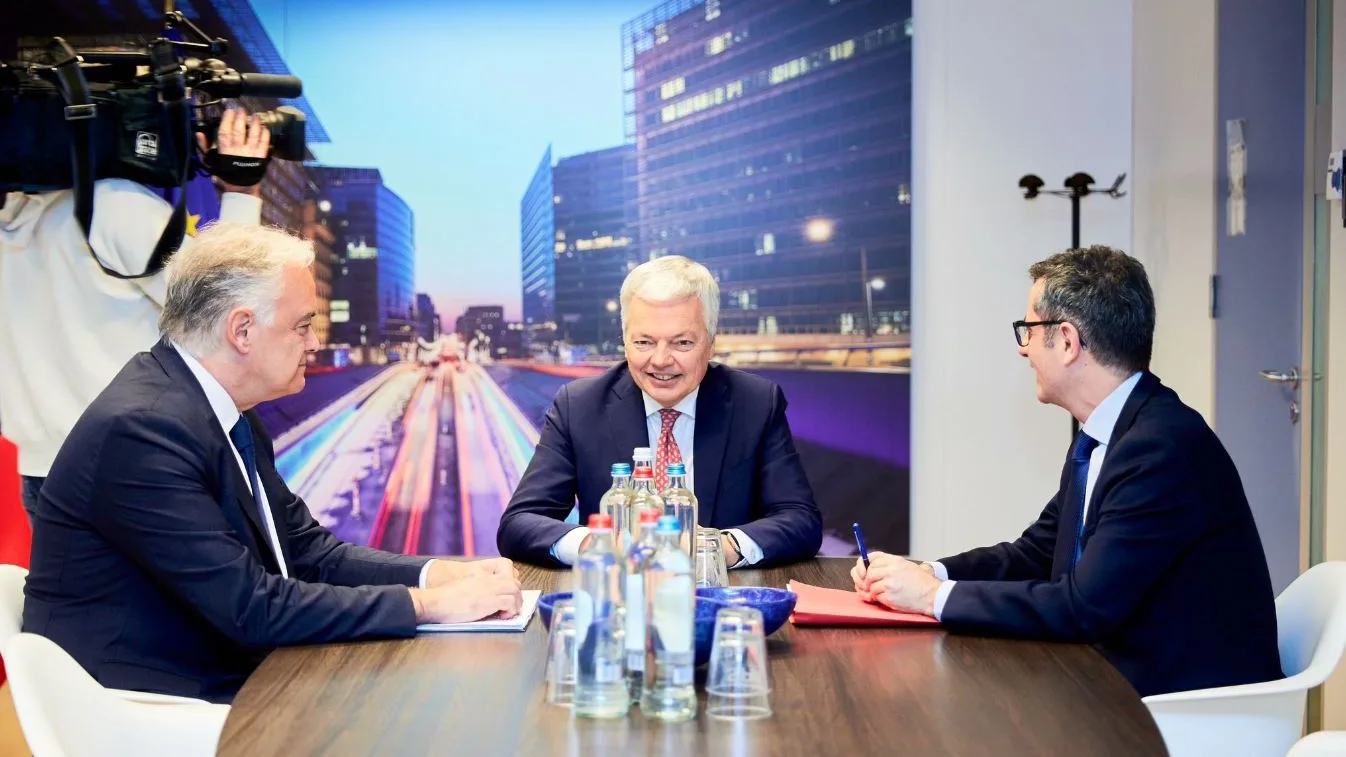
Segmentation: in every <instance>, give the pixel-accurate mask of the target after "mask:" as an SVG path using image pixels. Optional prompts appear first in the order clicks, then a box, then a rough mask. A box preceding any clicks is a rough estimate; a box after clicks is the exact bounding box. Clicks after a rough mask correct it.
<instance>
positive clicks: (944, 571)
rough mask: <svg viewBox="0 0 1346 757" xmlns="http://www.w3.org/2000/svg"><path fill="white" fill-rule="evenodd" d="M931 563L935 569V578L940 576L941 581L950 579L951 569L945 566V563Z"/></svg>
mask: <svg viewBox="0 0 1346 757" xmlns="http://www.w3.org/2000/svg"><path fill="white" fill-rule="evenodd" d="M929 565H930V567H931V568H933V569H934V570H935V578H938V579H939V580H941V581H947V580H949V569H948V568H946V567H944V563H942V562H932V563H929Z"/></svg>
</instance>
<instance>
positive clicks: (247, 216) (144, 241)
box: [89, 179, 262, 308]
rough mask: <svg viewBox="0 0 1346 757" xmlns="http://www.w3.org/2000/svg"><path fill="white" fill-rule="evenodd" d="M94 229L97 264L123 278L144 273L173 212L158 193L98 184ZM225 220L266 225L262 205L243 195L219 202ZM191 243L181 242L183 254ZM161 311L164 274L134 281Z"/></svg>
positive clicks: (113, 182)
mask: <svg viewBox="0 0 1346 757" xmlns="http://www.w3.org/2000/svg"><path fill="white" fill-rule="evenodd" d="M93 207H94V214H93V227H92V228H91V229H90V230H89V244H90V245H91V246H92V247H93V250H94V252H95V253H96V254H97V255H98V259H99V260H101V261H103V264H104V265H106V266H107V267H108V268H111V269H112V270H114V271H117V272H118V273H124V274H128V275H135V274H138V273H142V272H143V271H144V270H145V266H147V265H148V264H149V260H150V256H151V255H153V254H154V247H155V245H156V244H157V243H158V241H159V236H160V235H162V234H163V233H164V227H165V226H167V225H168V219H169V218H171V217H172V215H173V206H172V205H170V204H169V203H168V202H167V201H165V200H164V198H163V197H162V196H160V195H159V194H158V193H156V192H154V191H152V190H150V189H149V188H147V187H145V186H142V185H140V184H137V183H135V182H133V181H126V180H125V179H103V180H101V181H98V182H96V183H95V184H94V200H93ZM220 220H221V221H230V222H233V223H239V224H246V225H250V226H257V225H259V224H260V223H261V222H262V200H261V198H259V197H253V196H252V195H246V194H242V193H239V192H225V193H224V196H223V197H222V198H220ZM191 243H192V238H191V237H190V236H189V237H186V238H184V239H183V240H182V247H183V249H185V248H187V247H189V246H191ZM132 283H134V284H135V285H136V286H137V287H139V288H140V289H141V290H143V291H144V293H145V295H146V296H148V297H149V298H150V299H151V300H153V301H154V303H155V304H156V305H158V306H159V307H161V308H162V307H163V304H164V299H165V295H166V286H165V282H164V276H163V274H162V273H159V274H157V275H154V276H147V277H145V278H143V279H134V280H133V281H132Z"/></svg>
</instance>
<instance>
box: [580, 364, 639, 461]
mask: <svg viewBox="0 0 1346 757" xmlns="http://www.w3.org/2000/svg"><path fill="white" fill-rule="evenodd" d="M621 371H622V374H621V376H619V377H618V378H617V380H616V382H614V383H613V385H612V391H611V393H610V394H609V396H608V401H607V408H606V410H605V412H604V413H603V417H604V418H606V419H608V423H607V424H606V425H607V431H608V462H606V463H603V465H604V467H603V470H601V471H598V472H597V476H598V480H600V481H603V480H608V477H609V474H610V472H611V471H610V470H609V468H608V467H607V466H608V465H611V464H612V463H615V462H620V461H629V460H630V459H631V451H632V450H634V449H635V448H636V447H649V446H650V432H649V428H648V427H647V426H646V424H645V399H644V395H642V394H641V393H640V390H639V389H638V388H636V382H635V380H634V379H632V378H631V372H630V370H628V369H627V368H626V367H625V365H623V366H622V369H621ZM574 420H576V419H572V421H574ZM578 431H579V432H580V433H584V430H583V429H582V428H581V429H578Z"/></svg>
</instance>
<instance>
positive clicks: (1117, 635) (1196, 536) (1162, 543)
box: [851, 246, 1282, 696]
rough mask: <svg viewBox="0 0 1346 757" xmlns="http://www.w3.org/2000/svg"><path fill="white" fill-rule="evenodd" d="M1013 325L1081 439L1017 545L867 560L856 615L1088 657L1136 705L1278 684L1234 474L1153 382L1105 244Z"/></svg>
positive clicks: (1072, 264)
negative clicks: (1127, 690)
mask: <svg viewBox="0 0 1346 757" xmlns="http://www.w3.org/2000/svg"><path fill="white" fill-rule="evenodd" d="M1028 273H1029V276H1030V277H1031V278H1032V280H1033V285H1032V289H1031V290H1030V291H1029V295H1028V310H1027V313H1026V314H1025V316H1024V319H1023V320H1021V321H1015V322H1014V336H1015V340H1016V341H1017V342H1018V345H1019V354H1020V355H1023V356H1024V357H1025V358H1027V360H1028V364H1029V365H1030V366H1032V368H1033V373H1034V374H1035V376H1036V378H1037V398H1038V401H1039V402H1043V403H1050V404H1053V405H1057V406H1059V407H1062V408H1065V409H1066V410H1068V411H1070V413H1071V414H1072V415H1073V416H1074V417H1075V418H1076V419H1078V420H1079V421H1080V423H1081V424H1082V428H1081V430H1080V432H1079V433H1078V434H1077V436H1076V437H1075V440H1074V442H1073V443H1072V444H1071V448H1070V452H1069V454H1068V455H1067V457H1066V463H1065V467H1064V469H1063V470H1062V472H1061V481H1060V488H1059V490H1058V491H1057V492H1056V495H1055V496H1053V497H1052V498H1051V500H1050V501H1049V502H1048V503H1047V506H1046V508H1045V509H1044V510H1043V511H1042V515H1041V516H1040V517H1039V518H1038V520H1037V522H1036V523H1034V524H1032V525H1031V526H1029V527H1028V529H1027V530H1025V531H1024V532H1023V535H1021V536H1020V537H1019V538H1018V539H1017V540H1015V541H1013V542H1004V543H1001V544H997V545H995V546H992V547H983V548H980V549H974V550H971V551H969V552H964V553H963V554H960V555H955V556H953V557H947V558H945V559H943V560H940V561H939V562H935V563H920V564H918V563H915V562H911V561H908V560H906V559H903V558H901V557H895V556H893V555H877V556H876V555H875V554H874V553H870V567H869V568H868V570H866V569H865V567H864V565H863V564H862V563H859V562H857V563H856V567H855V568H854V569H853V570H852V573H851V575H852V578H853V579H854V580H855V588H856V591H857V592H859V593H860V594H861V595H862V596H863V597H864V598H865V599H866V600H867V601H872V602H878V603H880V604H883V605H886V606H889V607H892V608H895V609H898V610H905V611H912V612H921V613H927V614H931V615H934V616H935V617H937V618H939V619H940V620H941V621H942V622H943V624H944V625H945V626H946V627H948V628H949V629H950V630H952V631H961V632H970V633H982V634H989V635H1003V636H1014V637H1022V638H1035V639H1046V640H1055V641H1070V642H1084V643H1090V644H1094V645H1095V646H1096V647H1097V648H1098V649H1099V651H1100V652H1102V654H1103V655H1104V656H1105V657H1107V658H1108V660H1109V661H1111V662H1112V664H1113V665H1115V666H1116V667H1117V669H1118V670H1119V671H1121V673H1122V674H1123V675H1124V676H1126V678H1127V679H1128V680H1129V681H1130V682H1131V684H1132V685H1133V686H1134V687H1135V689H1136V691H1137V692H1138V693H1139V694H1140V695H1141V696H1149V695H1151V694H1161V693H1167V692H1172V691H1187V690H1192V689H1201V688H1207V687H1216V686H1231V685H1237V684H1244V683H1256V682H1261V681H1268V680H1272V679H1276V678H1280V677H1282V672H1281V667H1280V656H1279V652H1278V651H1277V643H1276V608H1275V598H1274V596H1273V594H1272V589H1271V579H1270V575H1269V572H1268V570H1267V562H1266V557H1265V555H1264V554H1263V551H1262V542H1261V540H1260V538H1259V537H1258V534H1257V527H1256V525H1255V523H1254V522H1253V517H1252V511H1251V510H1250V508H1249V507H1248V501H1247V498H1246V497H1245V496H1244V493H1243V486H1242V484H1241V483H1240V481H1239V475H1238V471H1237V470H1235V468H1234V463H1233V461H1232V460H1231V459H1230V458H1229V455H1228V454H1227V453H1226V452H1225V449H1224V447H1223V446H1222V445H1221V444H1220V440H1219V439H1218V438H1217V437H1216V436H1215V434H1214V432H1212V431H1211V429H1210V427H1209V426H1207V425H1206V423H1205V421H1204V419H1202V417H1201V416H1200V415H1199V414H1198V413H1197V412H1196V411H1194V410H1192V409H1191V408H1189V407H1187V406H1186V405H1184V404H1183V403H1182V401H1181V400H1180V399H1179V398H1178V395H1177V394H1175V393H1174V392H1173V390H1172V389H1169V388H1168V387H1166V386H1164V385H1163V384H1162V383H1160V381H1159V379H1158V378H1156V377H1155V376H1154V374H1152V373H1150V372H1149V363H1150V353H1151V349H1152V345H1153V342H1154V321H1155V312H1154V295H1153V293H1152V292H1151V290H1150V284H1149V281H1148V279H1147V278H1146V275H1145V269H1144V268H1143V267H1142V266H1141V264H1140V263H1139V262H1137V261H1136V260H1135V259H1133V258H1131V257H1128V256H1127V255H1125V254H1124V253H1122V252H1119V251H1117V250H1114V249H1111V248H1109V247H1102V246H1095V247H1090V248H1088V249H1084V250H1069V251H1067V252H1064V253H1061V254H1059V255H1055V256H1053V257H1051V258H1048V259H1047V260H1044V261H1042V262H1040V263H1037V264H1035V265H1033V266H1032V267H1030V268H1029V270H1028Z"/></svg>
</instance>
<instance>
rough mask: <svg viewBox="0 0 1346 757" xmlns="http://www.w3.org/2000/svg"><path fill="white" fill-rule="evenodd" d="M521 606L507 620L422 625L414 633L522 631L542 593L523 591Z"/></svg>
mask: <svg viewBox="0 0 1346 757" xmlns="http://www.w3.org/2000/svg"><path fill="white" fill-rule="evenodd" d="M522 594H523V604H522V606H520V608H519V614H518V615H515V616H514V617H512V618H510V619H509V620H474V621H472V622H471V623H422V624H421V625H419V626H416V633H478V632H482V631H522V630H524V629H525V628H527V627H528V621H530V620H532V619H533V613H534V612H536V611H537V600H538V597H540V596H542V592H541V591H538V590H536V589H524V590H523V592H522Z"/></svg>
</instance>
